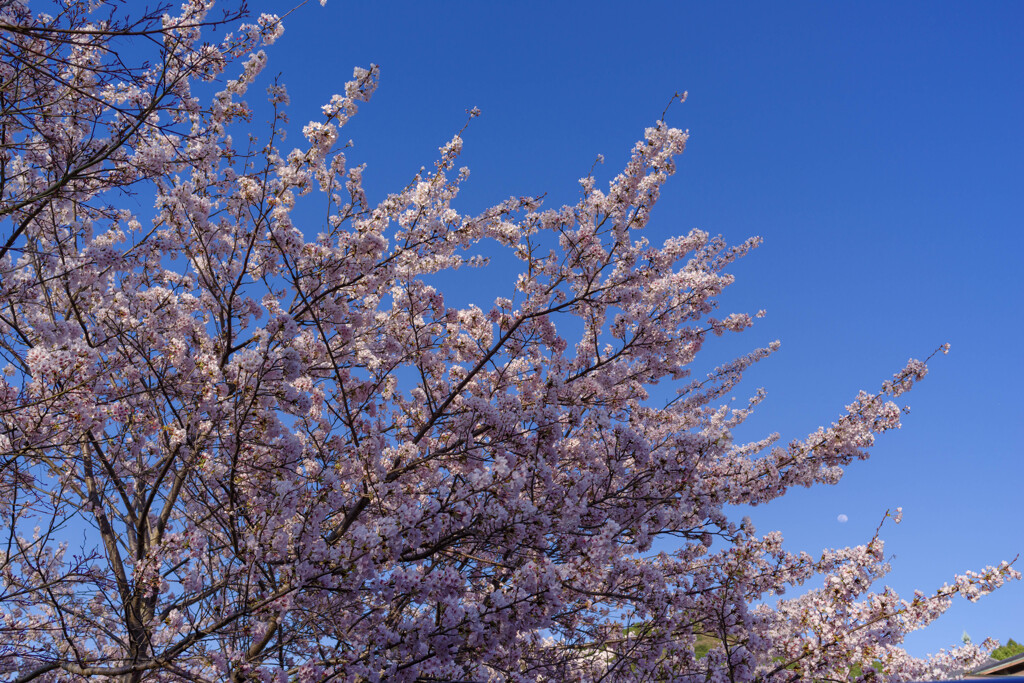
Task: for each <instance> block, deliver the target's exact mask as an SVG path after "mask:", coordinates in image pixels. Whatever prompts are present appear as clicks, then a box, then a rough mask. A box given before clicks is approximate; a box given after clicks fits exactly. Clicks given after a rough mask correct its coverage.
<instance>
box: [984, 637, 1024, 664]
mask: <svg viewBox="0 0 1024 683" xmlns="http://www.w3.org/2000/svg"><path fill="white" fill-rule="evenodd" d="M1022 652H1024V645H1021V644H1020V643H1018V642H1017V641H1016V640H1014V639H1013V638H1010V640H1009V641H1007V643H1006V645H1003V646H1002V647H997V648H996V649H995V650H992V659H995V660H1003V659H1008V658H1010V657H1013V656H1014V655H1019V654H1020V653H1022Z"/></svg>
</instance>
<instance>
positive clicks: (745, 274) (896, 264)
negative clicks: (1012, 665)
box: [251, 0, 1024, 655]
mask: <svg viewBox="0 0 1024 683" xmlns="http://www.w3.org/2000/svg"><path fill="white" fill-rule="evenodd" d="M291 6H292V5H291V4H290V3H289V2H268V1H263V0H261V1H256V2H252V3H251V8H252V9H253V10H254V11H255V12H256V13H259V12H263V11H268V12H277V13H279V14H283V13H284V12H285V11H287V10H288V9H289V8H290V7H291ZM1022 26H1024V5H1021V4H1019V3H1011V2H1002V3H996V2H960V3H946V2H928V3H925V2H916V3H882V2H862V3H856V4H854V3H818V2H813V3H812V2H795V3H771V4H769V3H759V4H743V3H705V4H699V5H698V4H696V3H682V2H671V3H669V2H661V3H653V2H631V3H610V2H587V3H582V2H579V3H552V2H517V3H501V4H498V3H481V2H476V3H473V2H461V3H455V2H432V3H424V2H417V3H406V2H388V3H369V2H362V3H352V2H343V1H341V0H329V1H328V3H327V5H326V7H320V6H319V4H318V3H316V2H315V1H314V2H309V3H307V4H306V5H305V6H302V7H300V8H298V9H297V10H296V11H295V12H294V13H293V14H292V15H291V16H290V17H289V18H288V20H287V22H286V31H285V35H284V37H283V38H282V39H281V40H280V41H279V42H278V43H277V44H276V45H275V46H273V47H272V48H271V49H270V50H269V55H270V65H269V67H268V72H269V73H271V74H273V73H280V74H281V78H282V81H283V82H284V83H285V84H286V85H287V86H288V88H289V93H290V95H291V99H292V106H291V109H290V115H291V117H292V121H293V123H295V124H297V125H298V124H301V123H302V122H305V121H306V120H309V119H311V118H316V117H317V115H318V113H319V107H320V105H321V104H323V103H325V102H326V101H327V100H328V99H329V98H330V96H331V94H333V93H334V92H338V91H340V90H341V88H342V86H343V84H344V82H345V81H346V80H347V79H348V78H349V77H350V74H351V72H352V67H353V66H356V65H360V66H367V65H368V64H369V63H370V62H374V63H377V64H380V65H381V67H382V81H381V87H380V89H379V90H378V92H377V94H376V95H375V97H374V99H373V100H372V101H371V102H370V103H369V104H367V105H365V106H364V107H363V108H362V110H361V111H360V113H359V114H358V116H357V117H356V119H355V120H354V121H353V122H352V123H351V124H350V125H349V127H347V128H346V130H345V131H344V132H343V134H342V135H343V137H351V138H352V139H353V140H354V142H355V147H354V149H353V150H352V151H351V152H350V154H349V158H350V160H351V161H352V162H356V163H362V162H365V163H367V165H368V166H367V171H366V180H367V187H368V188H369V190H370V192H371V198H374V195H375V197H376V198H377V199H379V198H381V197H382V196H383V193H385V192H389V191H395V190H397V189H399V188H401V187H402V186H404V185H405V184H406V183H407V182H408V180H409V179H410V177H411V176H412V174H413V173H415V171H416V170H417V169H419V167H420V166H423V165H427V166H429V165H430V164H431V163H432V162H433V160H434V159H435V157H436V153H437V147H438V146H440V145H441V144H443V143H444V142H445V141H446V140H448V139H449V138H450V136H451V135H452V134H453V133H455V132H456V131H457V130H458V129H459V128H460V127H461V126H462V124H463V123H464V121H465V118H466V114H465V110H466V109H468V108H470V107H474V106H477V107H480V109H481V110H482V112H483V116H482V117H481V118H479V119H477V120H475V121H473V123H472V125H471V126H470V128H469V129H468V131H467V132H466V133H465V135H464V138H465V140H466V147H465V153H464V156H463V162H464V163H465V164H466V165H468V166H469V167H470V168H471V169H472V171H473V174H472V176H471V178H470V180H469V182H468V183H467V184H466V185H465V187H464V189H463V194H462V196H461V202H460V203H458V204H457V206H458V207H459V208H461V210H463V211H465V212H467V213H472V212H474V211H478V210H480V209H482V208H484V207H485V206H488V205H490V204H492V203H495V202H497V201H500V200H502V199H504V198H506V197H508V196H509V195H512V194H516V195H521V194H542V193H545V192H546V193H548V199H547V204H548V205H549V206H552V205H558V204H561V203H563V202H571V201H573V200H574V199H575V198H576V196H577V192H578V186H577V184H576V181H577V179H578V178H580V177H581V176H584V175H586V173H587V171H588V169H589V168H590V167H591V164H592V163H593V161H594V158H595V157H596V156H597V155H598V154H603V155H604V156H605V159H606V163H605V164H604V166H603V167H601V168H600V169H599V171H598V174H599V177H602V178H605V179H608V178H611V177H612V176H613V175H614V174H615V173H616V172H617V171H618V170H619V169H620V167H621V165H622V163H623V162H624V161H625V159H626V157H627V154H628V151H629V149H630V147H631V145H632V144H633V142H634V141H635V140H636V139H638V138H639V137H640V136H641V135H642V131H643V128H644V127H645V126H648V125H650V124H651V123H653V122H654V121H655V119H657V118H658V117H659V116H660V115H661V112H662V110H663V109H664V107H665V104H666V102H667V101H668V100H669V98H670V97H671V96H672V94H673V93H674V92H675V91H677V90H686V91H688V92H689V95H690V96H689V99H688V101H687V102H686V103H685V104H682V105H676V106H674V107H673V108H672V109H671V110H670V112H669V115H668V121H669V122H670V123H671V124H672V125H675V126H678V127H681V128H687V129H689V130H690V132H691V136H692V137H691V139H690V143H689V145H688V148H687V151H686V152H685V154H684V155H683V157H682V158H681V159H680V163H679V172H678V173H677V175H676V176H675V177H674V178H673V179H672V180H670V182H669V184H668V185H667V188H666V190H665V192H664V194H663V197H662V200H661V201H660V203H659V205H658V207H657V209H656V212H655V214H654V221H653V227H652V228H651V231H652V234H651V237H652V241H655V242H658V241H660V240H661V239H663V238H664V237H668V236H670V235H672V234H678V233H681V232H686V231H688V230H690V229H691V228H694V227H699V228H702V229H704V230H707V231H708V232H710V233H712V234H722V235H723V236H725V238H726V239H727V240H728V241H730V242H732V243H737V242H740V241H742V240H743V239H745V238H746V237H748V236H750V235H761V236H762V237H763V238H764V246H763V247H761V248H760V249H758V250H757V251H755V252H754V253H753V254H752V255H750V256H748V257H747V258H746V259H744V260H743V262H742V263H740V264H739V265H737V266H736V267H735V268H734V269H733V272H734V273H735V275H736V277H737V281H736V284H735V285H734V286H733V287H732V289H731V291H729V292H728V293H727V294H726V295H725V296H724V297H723V298H722V304H723V309H725V310H726V311H729V310H743V311H749V312H751V313H752V312H754V311H757V310H758V309H761V308H764V309H767V311H768V316H767V318H765V319H764V320H761V321H759V322H758V324H757V325H756V327H755V328H754V329H752V330H749V331H748V332H746V333H744V334H742V335H738V336H734V337H733V338H729V339H723V340H722V343H720V344H718V345H717V346H715V347H709V349H708V350H707V351H706V354H707V355H708V356H709V358H706V359H705V360H708V361H710V362H719V361H723V360H726V359H728V358H730V357H732V356H735V355H738V354H740V353H743V352H745V351H747V350H749V349H751V348H753V347H755V346H761V345H764V344H766V343H768V342H769V341H771V340H773V339H780V340H781V341H782V348H781V350H780V351H779V352H778V353H777V354H776V355H775V356H774V357H772V358H771V359H769V360H768V361H765V362H764V363H762V364H760V366H759V367H756V368H754V370H752V371H751V372H750V373H749V374H748V376H747V380H746V382H745V385H744V388H745V390H746V392H747V393H753V391H754V390H755V389H756V388H757V387H759V386H763V387H765V388H766V389H767V391H768V399H767V401H766V402H765V403H763V404H762V406H761V407H760V410H759V412H758V413H757V415H756V416H755V417H754V418H752V420H751V422H750V424H749V428H748V429H747V430H746V431H745V432H744V434H743V436H747V437H748V438H755V437H758V436H761V435H763V434H765V433H769V432H772V431H778V432H780V433H781V435H782V437H783V440H788V439H791V438H798V437H802V436H805V435H806V434H808V433H809V432H811V431H813V430H814V429H815V428H816V427H817V426H818V425H819V424H822V423H828V422H829V421H831V420H833V419H835V418H836V417H838V416H839V414H840V413H841V411H842V409H843V406H844V405H846V404H847V403H849V402H850V401H851V399H852V398H853V397H854V396H855V395H856V393H857V391H858V390H859V389H862V388H863V389H866V390H875V389H877V388H878V386H879V385H880V383H881V382H882V381H883V380H884V379H887V378H888V377H890V376H891V374H892V373H893V372H895V371H896V370H898V369H900V368H901V367H902V366H903V364H904V363H905V362H906V360H907V358H908V357H910V356H914V357H918V358H923V357H925V356H927V355H928V354H929V353H930V352H931V351H932V350H933V349H935V348H936V347H937V346H939V345H940V344H942V343H944V342H949V343H950V344H952V350H951V352H950V354H949V355H948V356H939V357H938V358H937V359H936V360H935V361H934V363H933V364H932V366H931V374H930V375H929V377H928V378H927V379H926V380H925V381H924V382H923V383H921V384H920V385H919V386H918V388H917V389H915V390H914V391H913V392H912V393H911V394H909V395H908V397H907V398H908V402H909V403H910V404H911V405H912V408H913V410H912V413H911V414H910V415H909V416H908V417H907V418H906V419H905V420H904V427H903V429H902V430H901V431H900V432H898V433H895V434H889V435H886V436H884V437H883V438H882V439H881V440H880V442H879V444H878V446H877V447H876V448H875V449H874V451H873V453H874V454H873V457H872V459H871V460H869V461H867V462H864V463H856V464H855V465H853V466H851V467H850V468H849V469H848V473H847V475H846V477H845V478H844V479H843V481H842V482H841V483H840V484H839V485H838V486H836V487H831V488H818V489H812V490H804V489H801V490H799V491H794V492H793V493H792V494H791V495H788V496H786V497H785V498H784V499H782V500H779V501H776V502H775V503H772V504H770V505H768V506H765V507H763V508H758V509H756V510H754V511H753V513H752V516H753V518H754V521H755V523H756V524H757V526H758V528H759V530H761V531H768V530H771V529H780V530H782V531H783V533H784V535H785V537H786V539H787V545H788V547H789V548H790V549H792V550H807V551H809V552H812V553H813V552H816V551H819V550H820V549H821V548H823V547H836V546H845V545H851V544H856V543H861V542H864V541H866V540H868V539H869V538H870V536H871V534H872V532H873V530H874V528H875V526H876V525H877V523H878V522H879V520H880V519H881V518H882V516H883V515H884V513H885V511H886V509H887V508H890V507H893V508H894V507H896V506H903V508H904V522H903V524H901V525H900V526H899V527H893V526H889V527H887V529H886V531H885V532H884V533H883V536H884V538H885V539H886V540H887V550H888V551H889V552H890V553H892V554H894V555H895V559H894V561H893V573H892V574H891V575H890V577H889V579H890V580H889V584H890V585H892V586H893V587H894V588H896V589H897V590H899V591H901V592H903V593H906V594H909V593H910V592H911V591H912V590H913V589H914V588H921V589H923V590H926V591H929V590H934V589H935V588H937V587H938V586H940V585H942V584H943V583H944V582H945V581H947V580H950V579H951V578H952V576H953V575H954V574H955V573H956V572H958V571H962V570H966V569H979V568H981V567H982V566H985V565H987V564H996V563H998V562H999V561H1001V560H1004V559H1011V558H1013V557H1014V556H1015V555H1017V554H1018V553H1021V552H1022V551H1024V530H1022V524H1021V518H1022V515H1021V514H1020V511H1019V509H1020V504H1019V500H1020V493H1019V492H1020V487H1021V483H1022V481H1024V476H1022V475H1024V463H1022V459H1021V455H1022V452H1021V451H1022V449H1021V446H1020V444H1021V442H1022V437H1024V419H1022V418H1024V415H1022V412H1024V411H1022V408H1021V400H1020V391H1021V387H1022V384H1024V364H1022V363H1021V360H1020V359H1021V349H1020V346H1021V338H1022V336H1024V323H1022V321H1021V314H1022V305H1021V295H1022V294H1024V276H1022V275H1021V271H1020V269H1019V268H1018V262H1019V260H1020V258H1021V253H1022V251H1024V237H1022V231H1021V227H1022V223H1024V222H1022V218H1024V187H1022V185H1024V183H1022V181H1024V128H1022V125H1021V124H1022V113H1024V69H1022V66H1024V41H1021V40H1019V33H1020V30H1021V27H1022ZM258 96H259V95H258V91H256V92H253V95H252V99H256V98H258ZM316 231H317V230H315V229H314V230H312V231H311V233H313V234H315V232H316ZM452 294H453V296H459V295H460V294H459V293H458V292H453V293H452ZM462 295H464V296H469V295H468V294H466V293H463V294H462ZM840 514H845V515H847V516H848V518H849V521H848V522H846V523H839V522H838V521H837V516H838V515H840ZM1022 564H1024V562H1022ZM1022 613H1024V585H1022V584H1014V585H1011V586H1009V587H1007V588H1004V589H1002V590H1000V591H999V592H997V593H996V594H994V595H992V596H989V597H988V598H985V599H983V600H982V601H981V602H979V603H977V604H968V603H963V604H960V603H958V604H957V605H956V606H955V607H954V608H953V609H952V610H951V611H950V612H949V613H948V614H947V615H946V616H945V617H943V618H942V619H941V620H940V621H939V622H937V623H936V624H935V625H933V626H932V627H931V628H929V629H928V630H926V631H923V632H920V633H917V634H914V635H912V636H911V638H910V639H908V641H907V646H908V648H909V649H910V650H911V652H912V653H914V654H919V655H923V654H925V653H927V652H931V651H935V650H937V649H939V648H941V647H945V646H950V645H955V644H958V643H959V640H960V636H961V634H962V633H963V632H964V631H965V630H966V631H967V632H968V633H969V634H970V635H971V636H972V637H974V639H975V640H981V639H983V638H984V637H985V636H994V637H996V638H999V639H1002V640H1004V641H1005V639H1007V638H1008V637H1011V636H1012V637H1014V638H1016V639H1018V640H1019V639H1021V638H1024V622H1022V621H1021V620H1020V618H1019V615H1020V614H1022Z"/></svg>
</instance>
